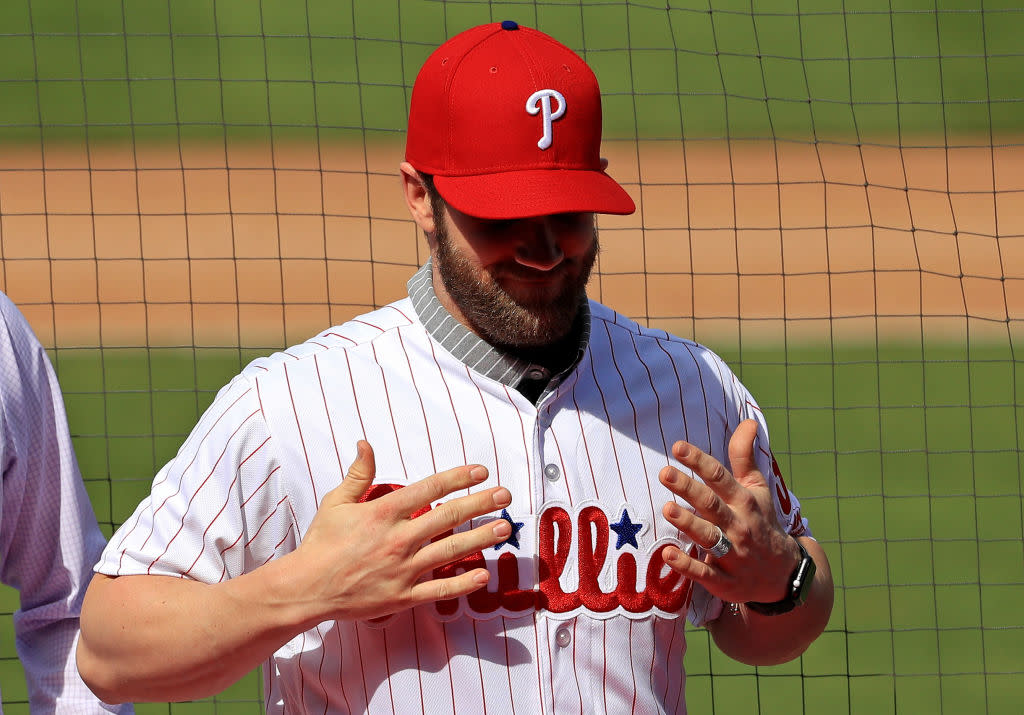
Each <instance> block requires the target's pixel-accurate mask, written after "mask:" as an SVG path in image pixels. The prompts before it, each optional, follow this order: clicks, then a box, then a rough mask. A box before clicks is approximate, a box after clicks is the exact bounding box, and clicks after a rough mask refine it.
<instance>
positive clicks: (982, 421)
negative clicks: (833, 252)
mask: <svg viewBox="0 0 1024 715" xmlns="http://www.w3.org/2000/svg"><path fill="white" fill-rule="evenodd" d="M722 353H723V355H724V356H725V357H726V358H727V359H728V360H729V361H730V362H731V364H732V365H733V366H734V367H735V368H736V370H737V372H738V373H739V374H740V376H741V378H742V379H743V380H744V382H745V383H746V384H747V385H748V386H749V387H750V388H751V390H752V391H753V393H754V394H755V395H756V396H757V397H758V400H759V402H760V403H761V404H762V407H763V408H764V409H765V412H766V414H767V416H768V419H769V424H770V428H771V429H772V437H773V448H774V451H775V453H776V456H777V457H778V459H779V461H780V463H781V465H782V468H783V470H784V472H785V473H786V474H787V475H788V481H789V483H790V486H791V488H792V489H793V490H794V491H795V492H796V493H797V494H798V496H799V497H800V498H801V501H802V504H803V510H804V513H805V514H806V516H807V517H808V518H809V519H810V520H811V524H812V527H813V528H814V531H815V534H816V536H817V537H818V538H819V540H820V541H821V542H822V543H823V544H824V546H825V548H826V550H827V551H828V553H829V556H830V559H831V562H832V567H833V570H834V573H835V578H836V583H837V586H838V589H837V594H836V606H835V610H834V612H833V617H832V621H831V623H830V625H829V627H828V630H827V631H826V633H825V634H824V636H822V638H821V639H820V640H819V641H818V642H816V643H815V644H814V645H813V646H812V647H811V649H810V651H809V652H808V653H807V654H806V655H805V656H804V657H803V658H801V659H800V660H798V661H796V662H793V663H790V664H787V665H783V666H778V667H773V668H761V669H758V670H755V669H752V668H747V667H745V666H741V665H739V664H737V663H735V662H733V661H731V660H729V659H728V658H726V657H724V656H722V655H721V654H720V653H719V652H718V651H717V650H716V649H715V648H714V647H713V645H711V644H710V641H709V639H708V636H707V634H706V633H705V632H704V631H698V630H694V631H692V632H691V634H690V646H689V650H688V652H687V670H688V673H689V676H688V679H687V692H688V700H689V703H690V708H691V712H717V713H732V712H752V711H753V708H752V706H751V704H750V703H752V702H757V703H759V704H760V705H759V707H760V712H761V713H780V714H781V713H790V712H793V711H794V708H795V710H796V711H797V712H820V711H822V710H823V709H825V708H828V709H829V712H834V713H850V714H851V715H856V714H857V713H863V712H873V713H907V712H922V713H925V712H927V713H932V712H971V713H982V712H987V713H1011V712H1016V707H1017V706H1018V705H1019V697H1020V686H1019V678H1020V677H1021V673H1022V672H1024V648H1021V647H1020V646H1021V642H1022V640H1024V616H1022V615H1021V612H1020V608H1019V604H1020V603H1021V602H1024V558H1022V553H1024V547H1022V535H1024V525H1022V510H1021V503H1022V502H1021V499H1022V497H1021V494H1022V488H1021V477H1020V473H1021V459H1022V457H1021V444H1022V442H1024V408H1022V405H1024V394H1022V391H1024V367H1022V366H1021V364H1020V363H1019V362H1017V361H1014V359H1013V357H1014V356H1013V354H1012V352H1011V351H1010V349H1009V348H1008V347H1007V346H1005V345H1003V346H994V345H971V346H966V345H945V344H924V345H920V344H919V345H909V344H878V345H875V344H870V345H854V346H849V347H840V346H835V347H830V346H829V345H827V344H824V345H821V346H813V347H812V346H789V347H788V348H775V349H768V348H763V347H752V346H749V345H745V346H743V348H742V349H739V348H735V349H734V348H729V347H726V348H725V349H723V350H722ZM252 356H253V355H252V354H251V353H248V352H241V351H238V350H206V351H197V352H193V351H187V350H170V349H155V348H154V349H151V350H149V351H139V350H124V349H106V350H102V351H99V350H74V349H60V350H58V351H56V353H55V355H54V358H55V363H56V365H57V368H58V372H59V375H60V378H61V381H62V384H63V387H64V390H65V400H66V403H67V406H68V413H69V419H70V422H71V427H72V432H73V434H74V439H75V445H76V449H77V452H78V455H79V459H80V462H81V466H82V471H83V476H84V478H85V479H86V481H87V484H88V486H89V491H90V494H91V495H92V497H93V501H94V505H95V508H96V512H97V514H98V517H99V519H100V521H101V522H102V523H103V524H104V528H105V530H106V531H107V532H108V533H109V530H110V529H111V528H112V527H114V526H116V525H117V524H119V523H121V522H122V521H123V520H125V519H126V518H127V517H128V516H129V515H130V513H131V511H132V510H133V509H134V507H135V506H136V504H137V503H138V501H139V500H141V499H142V498H143V496H144V495H145V494H146V493H148V489H149V482H150V480H151V478H152V476H153V474H154V473H155V471H156V470H157V469H159V467H160V466H162V464H163V463H164V462H165V461H166V460H168V459H169V458H170V457H171V456H173V454H174V452H175V451H176V449H177V447H178V445H179V444H180V443H181V442H182V441H183V440H184V438H185V436H186V435H187V433H188V432H189V430H190V429H191V427H192V425H193V423H194V422H195V421H196V419H197V417H198V415H199V414H200V412H201V410H203V409H204V408H205V407H206V405H208V404H209V403H210V401H211V400H212V399H213V396H214V394H215V392H216V390H217V389H218V388H219V387H220V386H221V385H222V384H223V383H225V382H226V381H227V380H228V379H229V378H230V377H231V376H232V375H234V374H235V373H236V372H237V371H238V369H239V368H240V366H242V365H244V364H245V362H247V361H248V360H249V359H250V358H251V357H252ZM0 597H4V598H6V599H7V600H6V601H3V602H2V603H0V605H2V606H6V609H5V610H6V612H10V610H11V608H12V605H13V601H12V600H11V598H10V597H11V594H10V593H0ZM0 628H2V629H4V630H3V631H2V632H0V644H2V647H0V687H2V688H3V691H4V695H5V701H7V702H9V703H11V704H12V705H11V707H10V709H9V712H18V710H17V709H16V708H17V704H16V701H17V700H18V699H19V698H20V699H23V698H24V684H23V682H21V681H19V678H20V666H19V665H18V663H17V661H16V660H14V659H13V658H14V653H13V648H12V646H11V645H10V643H11V632H10V625H9V619H0ZM258 693H259V685H258V681H257V679H256V677H255V675H252V676H250V677H249V678H248V679H247V680H246V681H244V682H243V683H240V684H239V685H238V686H236V687H235V688H233V689H232V691H231V692H230V693H228V694H225V695H222V696H220V697H218V698H217V699H216V701H209V702H206V703H203V704H192V705H175V706H168V705H166V704H165V705H159V706H158V705H147V706H142V707H140V712H168V711H170V712H174V713H186V712H192V711H194V710H198V711H202V712H207V711H209V712H227V713H242V712H258V701H259V697H258ZM794 702H795V703H798V704H799V705H797V706H794V705H793V703H794Z"/></svg>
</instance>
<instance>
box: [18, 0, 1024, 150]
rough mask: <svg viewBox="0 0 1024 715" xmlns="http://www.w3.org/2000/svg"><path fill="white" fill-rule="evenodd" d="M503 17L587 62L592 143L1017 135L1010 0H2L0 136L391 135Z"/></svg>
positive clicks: (1017, 68)
mask: <svg viewBox="0 0 1024 715" xmlns="http://www.w3.org/2000/svg"><path fill="white" fill-rule="evenodd" d="M506 18H514V19H517V20H518V21H520V22H521V23H523V24H527V25H532V26H536V27H540V28H541V29H543V30H545V31H547V32H549V33H551V34H553V35H554V36H556V37H558V38H559V39H561V40H562V41H564V42H565V43H566V44H568V45H570V46H571V47H573V48H574V49H576V50H577V51H579V52H581V53H582V54H583V55H584V56H585V57H586V59H587V60H588V61H589V62H590V63H591V65H592V66H593V67H594V69H595V71H596V72H597V75H598V77H599V79H600V81H601V84H602V88H603V90H604V93H605V112H606V125H607V132H606V135H607V136H608V137H609V138H623V137H625V138H633V137H636V136H643V137H651V136H653V137H678V136H679V135H680V134H681V133H685V135H686V136H689V137H699V136H726V135H730V136H756V137H766V136H798V137H818V138H819V139H821V138H827V137H830V136H834V135H835V136H843V137H852V136H859V137H873V136H878V135H884V136H888V137H892V136H896V135H906V136H912V135H916V134H926V135H939V136H948V135H951V134H964V133H966V134H971V133H975V134H981V135H986V136H987V135H988V134H989V133H990V131H992V130H995V131H996V132H1017V131H1019V130H1020V129H1021V128H1022V125H1024V112H1022V111H1021V101H1022V97H1021V93H1020V83H1019V77H1020V76H1021V73H1022V71H1024V52H1022V50H1021V45H1020V39H1019V38H1020V37H1022V36H1024V11H1021V9H1020V8H1019V7H1015V6H1014V4H1013V3H1011V2H1009V0H997V1H996V2H985V3H984V12H982V11H981V4H980V3H979V2H978V1H977V0H928V1H927V2H925V1H924V0H894V1H892V2H890V0H854V1H853V2H844V1H843V0H802V1H801V0H769V1H763V0H670V1H669V2H668V3H644V2H634V3H630V4H626V3H617V2H598V1H596V0H589V1H585V2H579V1H577V0H572V1H569V0H546V1H545V2H542V3H532V4H531V3H525V2H514V3H513V2H488V3H484V2H457V3H456V2H450V3H440V2H434V1H432V0H392V2H388V3H379V2H369V1H368V0H349V2H332V1H328V0H307V2H305V3H296V2H292V1H291V0H264V1H263V2H259V3H254V2H248V0H217V1H216V2H212V1H211V0H181V1H176V2H173V3H127V2H123V1H122V0H90V2H82V1H81V0H11V1H10V2H5V3H0V141H2V140H6V141H30V142H37V141H39V140H40V138H44V139H46V140H48V141H53V140H67V141H81V140H83V139H85V138H88V139H89V140H92V141H96V140H103V139H111V140H113V139H120V140H124V139H134V140H138V141H149V140H178V139H195V138H203V139H213V140H221V139H223V138H224V137H225V136H227V137H230V138H232V139H233V138H244V137H249V138H253V139H260V140H263V139H266V138H268V137H270V136H273V137H282V136H290V137H317V138H319V139H321V140H328V141H333V140H346V139H356V140H360V141H362V140H363V139H364V137H369V138H377V139H381V138H397V137H399V136H400V135H401V133H402V132H403V131H404V122H405V116H406V107H407V102H408V97H409V88H410V87H411V86H412V82H413V80H414V78H415V75H416V72H417V70H418V68H419V66H420V64H421V63H422V62H423V60H424V59H425V58H426V57H427V55H428V54H429V52H430V51H431V50H432V48H433V47H435V46H436V45H437V44H439V43H440V42H442V41H443V40H444V39H445V38H446V37H448V36H450V35H452V34H454V33H455V32H457V31H459V30H462V29H464V28H466V27H469V26H471V25H474V24H478V23H483V22H489V21H492V20H501V19H506Z"/></svg>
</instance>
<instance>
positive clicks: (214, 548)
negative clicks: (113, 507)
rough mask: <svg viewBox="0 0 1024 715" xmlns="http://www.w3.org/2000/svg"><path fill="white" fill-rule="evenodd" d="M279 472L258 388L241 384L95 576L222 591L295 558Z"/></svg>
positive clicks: (183, 452) (202, 425)
mask: <svg viewBox="0 0 1024 715" xmlns="http://www.w3.org/2000/svg"><path fill="white" fill-rule="evenodd" d="M281 472H282V469H281V467H280V464H279V462H278V461H277V457H276V455H275V450H274V443H273V440H272V439H271V437H270V433H269V431H268V429H267V424H266V421H265V420H264V416H263V410H262V406H261V404H260V399H259V388H258V386H257V383H256V381H254V380H252V379H250V378H249V377H248V376H244V375H243V376H239V377H236V378H235V379H234V380H233V381H232V382H231V383H229V384H228V385H226V386H225V387H224V388H223V389H221V390H220V392H219V393H218V395H217V397H216V399H215V400H214V402H213V404H212V405H210V407H209V408H208V409H207V410H206V412H205V413H204V414H203V416H202V417H201V418H200V420H199V422H198V423H197V424H196V426H195V427H194V428H193V430H192V433H191V434H190V435H189V437H188V439H187V440H186V441H185V443H184V444H183V445H182V446H181V448H180V449H179V451H178V454H177V455H176V456H175V457H174V459H172V460H171V461H170V462H168V463H167V465H165V466H164V468H163V469H161V470H160V472H159V473H158V474H157V475H156V477H155V478H154V480H153V485H152V488H151V491H150V494H149V496H148V497H146V499H144V500H143V501H142V503H141V504H139V506H138V508H137V509H136V510H135V513H134V514H133V515H132V516H131V517H130V518H129V519H128V520H127V521H126V522H125V523H124V524H123V525H122V526H121V528H120V529H119V530H118V531H117V532H116V533H115V534H114V535H113V537H111V539H110V543H109V544H108V545H107V548H106V550H105V551H104V552H103V556H102V558H101V559H100V562H99V563H98V564H97V566H96V570H97V571H99V572H101V573H105V574H108V575H111V576H124V575H133V574H154V575H163V576H177V577H180V578H188V579H192V580H196V581H201V582H203V583H218V582H220V581H224V580H227V579H229V578H233V577H235V576H238V575H240V574H243V573H246V572H249V571H252V570H253V569H255V568H258V567H259V566H261V565H263V564H264V563H266V562H267V561H269V560H271V559H272V558H275V557H276V556H279V555H281V554H283V553H286V552H288V551H291V550H293V549H294V548H295V546H296V543H297V539H296V533H297V531H296V529H295V519H294V513H293V511H292V508H291V503H290V499H289V495H288V494H287V492H286V491H285V489H284V487H283V486H282V485H283V480H282V479H281Z"/></svg>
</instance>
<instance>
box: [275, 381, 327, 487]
mask: <svg viewBox="0 0 1024 715" xmlns="http://www.w3.org/2000/svg"><path fill="white" fill-rule="evenodd" d="M314 364H316V362H315V361H314ZM284 381H285V383H286V384H287V386H288V399H289V400H290V401H291V407H292V414H293V415H294V416H295V429H296V432H297V433H298V435H299V444H301V445H302V456H303V457H304V458H305V460H306V473H307V474H308V475H309V487H310V489H311V490H312V491H313V502H314V503H315V504H319V503H320V498H319V497H318V496H317V493H316V480H314V479H313V467H312V466H311V465H310V463H309V450H308V449H307V448H306V437H305V435H303V434H302V420H300V419H299V411H298V410H297V409H296V407H295V393H294V392H293V391H292V383H291V379H290V378H289V377H288V365H287V364H285V365H284Z"/></svg>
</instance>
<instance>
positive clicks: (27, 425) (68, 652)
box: [0, 293, 133, 714]
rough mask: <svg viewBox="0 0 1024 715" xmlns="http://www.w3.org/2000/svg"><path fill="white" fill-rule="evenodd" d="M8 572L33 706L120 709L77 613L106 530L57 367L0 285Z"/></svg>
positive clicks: (0, 574) (2, 515)
mask: <svg viewBox="0 0 1024 715" xmlns="http://www.w3.org/2000/svg"><path fill="white" fill-rule="evenodd" d="M0 468H2V470H3V472H2V474H3V481H2V482H0V580H2V581H3V582H4V583H5V584H7V585H8V586H11V587H13V588H15V589H17V590H18V593H19V596H20V601H21V607H20V608H19V609H18V610H17V612H15V613H14V632H15V639H16V647H17V651H18V658H19V659H20V660H21V663H22V665H23V666H24V670H25V679H26V682H27V686H28V696H29V707H30V708H31V711H32V713H34V714H35V713H53V712H75V713H93V712H96V713H98V712H118V713H130V712H133V709H132V707H131V706H130V705H122V706H117V707H115V706H113V705H107V704H105V703H103V702H101V701H100V700H98V699H97V698H96V696H95V695H93V693H92V692H91V691H90V690H89V688H87V687H86V685H85V683H83V682H82V679H81V677H80V676H79V674H78V668H77V666H76V664H75V645H76V642H77V640H78V633H79V625H78V619H79V614H80V612H81V608H82V598H83V597H84V595H85V590H86V587H87V586H88V585H89V580H90V578H91V577H92V566H93V564H94V563H96V560H97V559H98V558H99V555H100V552H102V550H103V546H104V544H105V539H104V537H103V534H102V532H101V531H100V529H99V526H98V525H97V523H96V516H95V514H94V513H93V510H92V505H91V504H90V502H89V497H88V494H87V493H86V491H85V485H84V484H83V483H82V477H81V475H80V474H79V471H78V462H77V460H76V459H75V454H74V451H73V449H72V445H71V436H70V434H69V432H68V423H67V417H66V415H65V412H64V401H63V398H62V396H61V390H60V386H59V384H58V382H57V376H56V375H55V374H54V371H53V366H52V365H51V364H50V360H49V358H48V357H47V355H46V351H45V350H44V349H43V346H42V345H40V344H39V341H38V340H37V339H36V336H35V334H34V333H33V332H32V328H31V327H30V326H29V324H28V322H27V321H26V320H25V317H24V316H23V315H22V314H21V311H19V310H18V308H17V306H15V305H14V303H13V302H11V300H10V298H8V297H7V296H6V295H4V294H3V293H0Z"/></svg>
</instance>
